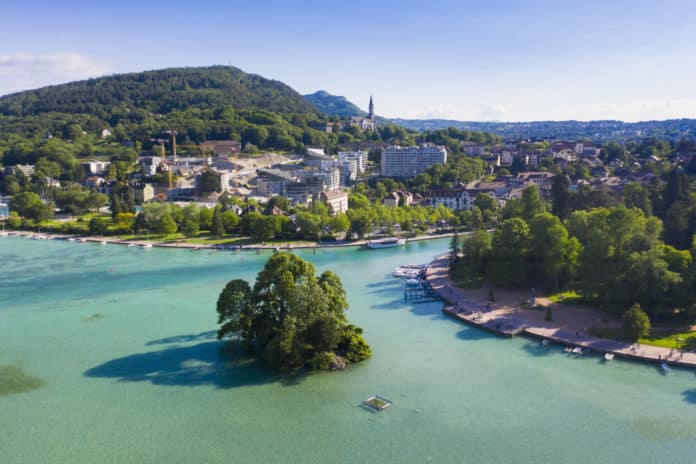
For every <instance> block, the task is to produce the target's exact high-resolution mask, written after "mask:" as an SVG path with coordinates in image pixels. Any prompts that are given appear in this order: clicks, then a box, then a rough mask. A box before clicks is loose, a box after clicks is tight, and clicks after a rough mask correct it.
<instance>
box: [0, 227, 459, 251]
mask: <svg viewBox="0 0 696 464" xmlns="http://www.w3.org/2000/svg"><path fill="white" fill-rule="evenodd" d="M7 235H10V236H18V237H26V238H41V239H43V240H71V241H78V242H91V243H105V244H109V245H126V246H127V245H135V246H143V245H152V246H153V247H161V248H184V249H206V250H227V251H241V250H246V251H250V250H251V251H258V250H298V249H317V248H345V247H361V246H365V244H367V242H368V240H367V239H361V240H355V241H338V242H316V243H302V242H298V243H293V242H287V243H277V244H274V243H260V244H259V243H256V244H248V245H237V244H234V243H233V244H204V243H189V242H184V241H183V240H173V241H169V242H159V241H157V240H143V239H132V240H121V239H119V238H117V237H113V236H107V237H101V236H100V237H93V236H84V235H70V234H54V233H47V232H32V231H28V230H12V231H7V232H5V235H0V236H7ZM452 235H454V234H453V233H449V232H448V233H444V234H434V235H418V236H415V237H409V238H407V239H406V241H407V242H419V241H421V240H436V239H439V238H448V237H452Z"/></svg>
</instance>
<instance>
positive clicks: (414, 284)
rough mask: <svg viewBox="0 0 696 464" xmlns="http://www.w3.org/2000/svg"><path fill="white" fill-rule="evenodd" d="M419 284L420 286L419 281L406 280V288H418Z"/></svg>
mask: <svg viewBox="0 0 696 464" xmlns="http://www.w3.org/2000/svg"><path fill="white" fill-rule="evenodd" d="M420 284H421V283H420V280H418V279H408V280H407V281H406V286H407V287H418V286H419V285H420Z"/></svg>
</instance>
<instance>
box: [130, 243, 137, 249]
mask: <svg viewBox="0 0 696 464" xmlns="http://www.w3.org/2000/svg"><path fill="white" fill-rule="evenodd" d="M136 246H138V244H137V243H129V244H128V248H133V247H136Z"/></svg>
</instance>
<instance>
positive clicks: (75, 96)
mask: <svg viewBox="0 0 696 464" xmlns="http://www.w3.org/2000/svg"><path fill="white" fill-rule="evenodd" d="M326 120H327V116H326V115H324V114H322V113H320V112H319V111H317V110H316V109H315V108H314V107H313V106H312V105H311V104H310V103H308V102H306V101H305V100H304V98H302V95H300V94H299V93H297V92H295V91H294V90H293V89H292V88H290V87H289V86H287V85H285V84H283V83H282V82H279V81H274V80H271V79H266V78H264V77H261V76H258V75H255V74H247V73H245V72H243V71H241V70H240V69H238V68H235V67H232V66H211V67H204V68H171V69H163V70H158V71H146V72H141V73H132V74H120V75H114V76H106V77H100V78H96V79H89V80H85V81H79V82H71V83H68V84H62V85H55V86H50V87H44V88H41V89H36V90H29V91H25V92H19V93H15V94H11V95H5V96H3V97H0V152H2V145H3V144H5V145H12V144H13V143H14V141H16V140H17V139H18V138H20V139H21V138H24V139H26V138H31V139H34V138H37V137H44V136H46V135H48V134H50V135H52V136H54V137H59V138H61V139H63V140H74V139H76V138H77V135H78V134H82V133H83V132H85V135H88V136H95V135H98V134H101V132H102V130H103V129H109V130H111V132H112V133H113V137H114V139H115V140H116V141H118V142H125V141H136V142H142V143H143V146H144V147H149V145H151V144H152V143H153V142H152V139H154V138H158V137H162V136H163V134H164V133H165V132H166V131H169V130H176V131H178V133H179V136H180V141H181V142H182V143H187V142H192V143H196V144H197V143H201V142H203V141H205V140H212V139H223V140H240V141H241V142H242V143H243V144H244V145H246V144H250V146H251V149H252V150H255V149H261V150H263V149H276V150H284V151H295V150H300V151H301V150H302V148H303V146H304V145H305V144H307V145H309V144H317V145H318V144H329V143H331V142H332V141H333V140H329V137H327V134H325V133H322V132H321V131H317V130H315V129H313V128H314V127H318V126H320V125H321V123H322V122H325V121H326ZM164 136H165V137H166V134H165V135H164ZM347 139H348V140H347V141H348V142H351V141H352V138H351V137H347ZM335 142H336V141H333V143H335Z"/></svg>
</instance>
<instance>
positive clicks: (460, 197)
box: [425, 187, 474, 211]
mask: <svg viewBox="0 0 696 464" xmlns="http://www.w3.org/2000/svg"><path fill="white" fill-rule="evenodd" d="M425 198H426V201H427V203H428V204H429V205H430V206H432V207H436V206H438V205H442V206H446V207H447V208H450V209H452V210H454V211H460V210H463V209H471V207H472V206H473V203H474V197H473V196H471V195H470V194H469V192H468V191H467V190H466V189H464V188H462V187H459V188H452V189H438V190H431V191H430V192H428V193H427V194H426V195H425Z"/></svg>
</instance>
